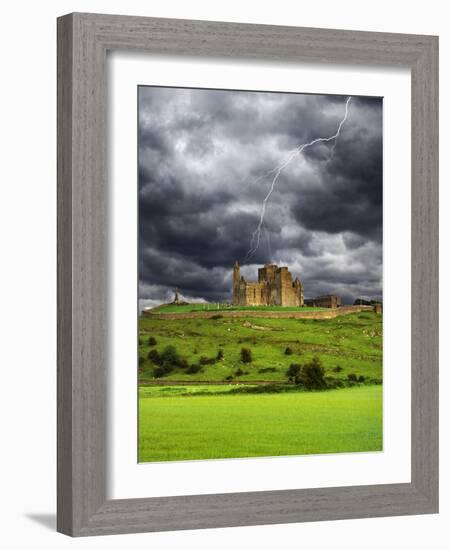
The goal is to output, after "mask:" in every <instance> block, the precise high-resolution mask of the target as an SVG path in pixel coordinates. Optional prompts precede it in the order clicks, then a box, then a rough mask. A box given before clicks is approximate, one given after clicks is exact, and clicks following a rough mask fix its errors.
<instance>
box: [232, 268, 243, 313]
mask: <svg viewBox="0 0 450 550" xmlns="http://www.w3.org/2000/svg"><path fill="white" fill-rule="evenodd" d="M240 278H241V268H240V267H239V263H238V261H237V260H236V262H234V266H233V300H232V303H233V304H239V281H240Z"/></svg>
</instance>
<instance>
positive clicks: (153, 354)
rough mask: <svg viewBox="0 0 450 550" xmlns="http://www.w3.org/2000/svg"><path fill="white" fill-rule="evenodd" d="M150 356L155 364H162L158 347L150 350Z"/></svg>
mask: <svg viewBox="0 0 450 550" xmlns="http://www.w3.org/2000/svg"><path fill="white" fill-rule="evenodd" d="M148 358H149V359H150V361H151V362H152V363H154V364H155V365H160V364H161V357H160V355H159V353H158V350H156V349H152V350H150V351H149V352H148Z"/></svg>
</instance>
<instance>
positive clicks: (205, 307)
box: [153, 303, 324, 313]
mask: <svg viewBox="0 0 450 550" xmlns="http://www.w3.org/2000/svg"><path fill="white" fill-rule="evenodd" d="M322 309H324V308H319V307H286V306H233V305H231V304H220V303H217V304H214V303H204V304H164V305H162V306H158V307H156V308H153V311H154V312H157V313H192V312H194V311H219V312H220V311H318V310H322Z"/></svg>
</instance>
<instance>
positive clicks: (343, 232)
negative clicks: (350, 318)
mask: <svg viewBox="0 0 450 550" xmlns="http://www.w3.org/2000/svg"><path fill="white" fill-rule="evenodd" d="M346 99H347V96H337V95H308V94H287V93H267V92H244V91H228V90H202V89H181V88H163V87H147V86H146V87H142V86H141V87H139V111H138V118H139V158H138V163H139V299H140V305H141V307H146V306H147V307H148V306H154V305H156V304H158V303H162V302H168V301H171V300H172V299H173V292H174V289H175V287H178V288H179V289H180V293H181V296H182V297H183V298H184V299H186V300H187V301H203V300H205V301H229V300H230V297H231V284H232V266H233V264H234V262H235V260H238V261H239V263H241V264H244V265H243V267H242V269H241V272H242V273H243V274H244V275H245V276H246V278H247V279H248V280H256V278H257V268H258V267H260V266H262V265H264V264H265V263H277V264H278V265H287V266H288V267H289V269H290V270H291V272H292V274H293V275H294V277H295V276H298V277H299V278H300V279H301V280H302V281H303V284H304V288H305V297H314V296H317V295H320V294H328V293H333V294H338V295H339V296H341V297H342V300H343V302H344V303H353V301H354V299H355V298H358V297H365V298H375V297H376V298H379V297H381V295H382V99H381V98H368V97H356V96H353V97H352V98H351V100H350V103H349V110H348V117H347V119H346V121H345V123H344V124H343V125H342V129H341V133H340V135H339V138H338V139H337V140H336V141H335V142H334V141H331V142H328V143H317V144H315V145H313V146H312V147H310V148H307V149H305V151H304V152H303V153H302V154H301V155H299V156H297V157H296V158H294V159H293V160H292V162H290V163H289V164H288V165H287V166H286V167H285V168H284V169H283V171H282V172H281V174H280V176H279V178H278V180H277V182H276V185H275V188H274V191H273V193H272V194H271V196H270V199H269V200H268V201H267V206H266V211H265V216H264V223H263V226H262V233H261V240H260V244H259V247H258V249H257V250H256V252H255V253H254V254H253V255H252V256H251V257H250V258H249V259H248V260H247V261H246V262H244V260H245V257H246V255H247V253H248V251H249V249H250V247H251V237H252V233H253V232H254V231H255V229H256V228H257V226H258V222H259V220H260V215H261V208H262V203H263V200H264V198H265V197H266V195H267V193H268V191H269V189H270V185H271V182H272V178H273V173H272V174H267V173H268V172H270V171H271V170H273V169H274V168H275V167H277V166H279V165H280V164H281V163H283V162H284V161H285V160H286V159H287V158H288V157H289V154H290V153H291V152H292V151H293V150H294V149H295V148H297V147H298V146H299V145H301V144H303V143H306V142H309V141H311V140H314V139H316V138H318V137H330V136H332V135H334V134H335V133H336V131H337V129H338V127H339V123H340V121H341V120H342V118H343V116H344V113H345V102H346Z"/></svg>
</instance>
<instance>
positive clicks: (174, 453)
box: [139, 385, 382, 462]
mask: <svg viewBox="0 0 450 550" xmlns="http://www.w3.org/2000/svg"><path fill="white" fill-rule="evenodd" d="M210 390H213V388H212V387H208V386H207V387H206V388H205V386H202V387H200V388H198V387H197V388H195V387H192V386H190V387H185V388H183V387H178V388H176V387H159V388H155V387H145V388H141V390H140V399H139V461H140V462H152V461H166V460H195V459H210V458H227V457H235V458H237V457H252V456H253V457H254V456H281V455H302V454H311V453H314V454H319V453H337V452H356V451H380V450H382V387H381V386H361V387H355V388H347V389H340V390H330V391H325V392H295V393H285V394H262V395H245V394H237V395H231V394H230V393H229V391H230V387H229V386H223V385H222V386H220V387H216V390H217V391H220V392H223V393H222V394H221V395H220V394H219V395H209V394H208V392H209V391H210ZM198 392H204V395H197V394H198ZM189 393H191V396H189ZM192 394H193V395H192Z"/></svg>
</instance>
